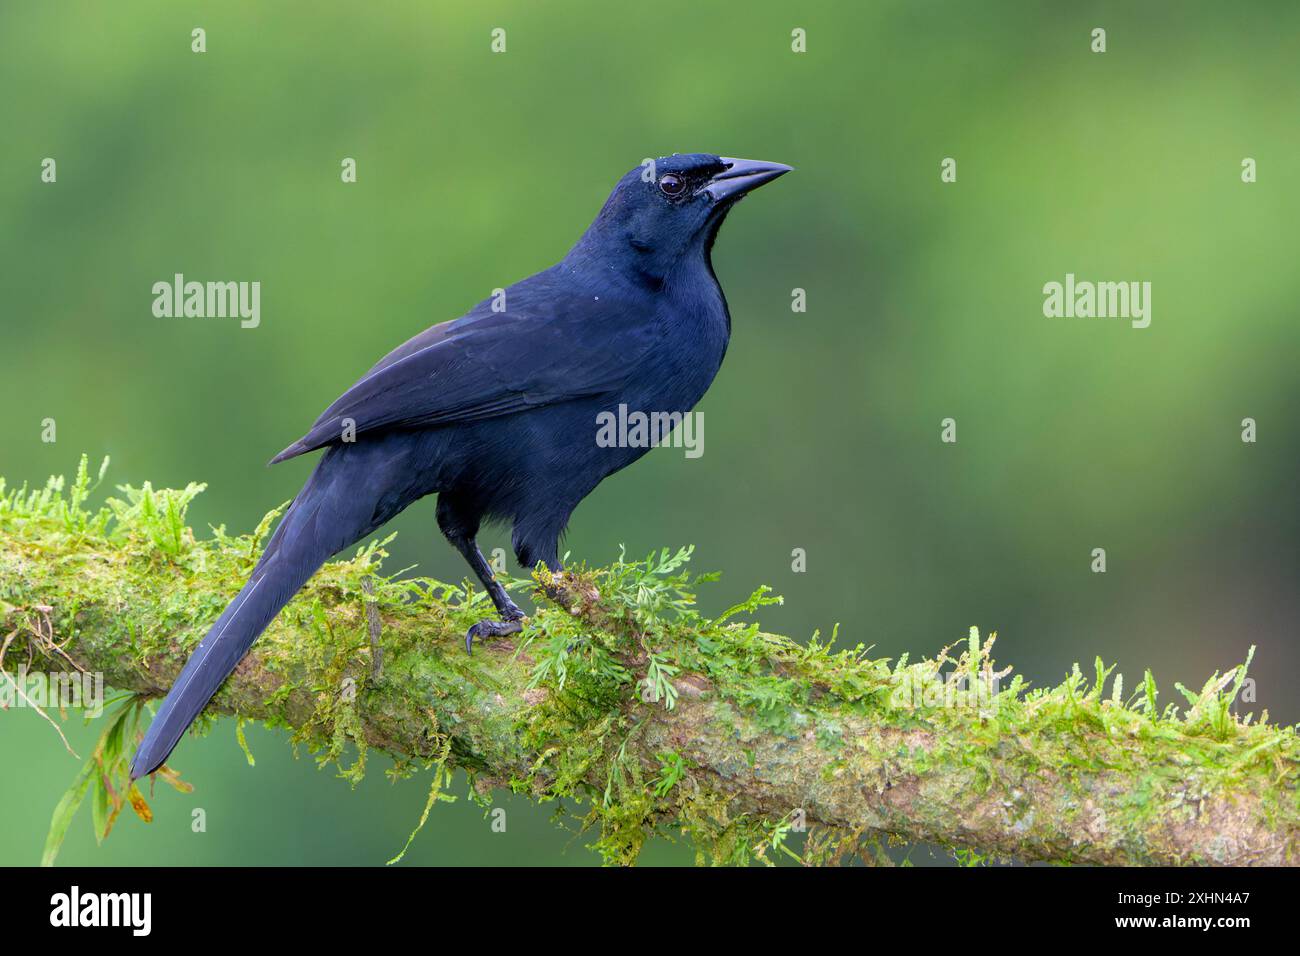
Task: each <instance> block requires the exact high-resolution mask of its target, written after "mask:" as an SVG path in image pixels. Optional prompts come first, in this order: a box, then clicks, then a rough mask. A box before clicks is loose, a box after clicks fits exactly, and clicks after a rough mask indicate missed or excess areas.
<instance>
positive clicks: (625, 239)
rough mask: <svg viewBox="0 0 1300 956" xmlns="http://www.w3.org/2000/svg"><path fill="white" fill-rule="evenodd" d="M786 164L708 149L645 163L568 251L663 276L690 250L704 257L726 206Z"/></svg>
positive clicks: (622, 181)
mask: <svg viewBox="0 0 1300 956" xmlns="http://www.w3.org/2000/svg"><path fill="white" fill-rule="evenodd" d="M790 169H791V167H789V166H785V165H783V164H781V163H767V162H761V161H758V160H752V159H734V158H732V157H729V156H714V155H713V154H711V153H677V154H674V155H672V156H663V157H660V158H659V159H655V160H646V161H645V162H643V163H642V164H641V165H640V166H637V167H636V168H635V169H633V170H631V171H630V172H628V173H627V175H625V176H624V177H623V178H622V179H620V180H619V181H618V184H617V185H615V186H614V191H613V192H611V193H610V195H609V199H607V200H606V201H605V205H604V207H603V208H602V209H601V210H600V214H599V215H598V216H596V219H595V221H594V222H593V223H592V224H591V226H590V227H589V228H588V229H587V232H586V233H585V234H584V235H583V237H582V239H581V240H580V241H579V243H578V245H577V246H575V247H574V250H573V252H572V253H570V256H574V255H579V256H584V257H586V256H598V257H600V258H601V259H605V258H606V257H608V256H614V257H620V258H622V259H624V260H625V261H626V262H627V263H628V264H629V265H630V266H631V267H632V268H634V269H635V270H637V271H638V272H639V273H640V274H642V275H645V276H647V277H652V278H654V277H657V278H660V279H662V278H663V277H665V276H667V275H668V273H669V272H671V271H672V269H673V268H674V266H675V265H676V264H677V263H679V262H680V261H681V260H682V259H683V258H684V257H686V256H689V255H691V254H692V253H694V254H697V255H701V256H703V257H706V258H707V256H708V253H709V249H710V247H711V246H712V245H713V240H714V237H715V236H717V233H718V227H719V226H721V225H722V220H723V219H724V218H725V217H726V215H727V212H728V211H729V210H730V209H731V207H732V206H734V205H735V204H736V203H737V202H738V201H739V200H740V199H741V198H742V197H743V196H745V195H746V194H747V193H749V192H750V191H752V190H754V189H756V188H757V187H759V186H761V185H763V184H764V183H769V182H771V181H772V180H774V179H776V178H777V177H778V176H781V175H783V174H785V173H788V172H789V171H790Z"/></svg>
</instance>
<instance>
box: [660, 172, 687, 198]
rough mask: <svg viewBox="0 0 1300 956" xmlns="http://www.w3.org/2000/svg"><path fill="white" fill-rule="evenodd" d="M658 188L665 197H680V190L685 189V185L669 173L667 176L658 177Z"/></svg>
mask: <svg viewBox="0 0 1300 956" xmlns="http://www.w3.org/2000/svg"><path fill="white" fill-rule="evenodd" d="M659 188H660V189H662V190H663V193H664V195H665V196H680V195H681V194H682V190H683V189H685V188H686V183H684V182H682V180H681V178H680V177H678V176H674V175H673V174H672V173H669V174H668V175H667V176H660V177H659Z"/></svg>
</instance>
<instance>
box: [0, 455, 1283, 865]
mask: <svg viewBox="0 0 1300 956" xmlns="http://www.w3.org/2000/svg"><path fill="white" fill-rule="evenodd" d="M101 475H102V472H101ZM90 485H91V483H90V481H89V478H88V473H87V471H86V469H85V466H84V462H83V467H82V469H81V471H80V473H79V475H78V477H77V478H76V479H75V480H74V481H73V482H67V483H65V482H64V481H63V480H62V479H56V480H52V481H51V483H50V484H49V485H47V486H46V487H45V488H44V489H37V490H35V491H28V490H27V489H18V490H16V491H12V490H11V491H8V492H6V491H5V490H4V483H3V481H2V480H0V638H5V637H6V636H8V638H9V640H8V641H7V645H8V655H9V656H8V658H7V659H0V667H3V668H5V669H6V670H8V671H11V672H12V671H13V670H15V668H17V667H18V666H19V665H18V664H17V663H15V662H16V661H17V660H19V659H23V660H30V665H29V666H30V667H31V668H32V669H33V670H39V669H41V668H45V669H48V670H60V669H64V668H65V667H66V666H67V665H68V663H69V662H72V663H75V665H77V666H79V667H83V668H86V669H87V670H90V671H94V672H100V673H102V674H103V675H104V680H105V682H106V683H107V684H108V685H110V686H112V687H115V688H118V689H122V690H127V691H133V692H136V693H137V694H140V695H147V696H157V695H160V694H162V693H163V692H164V691H165V689H166V688H167V687H168V686H169V685H170V683H171V681H172V679H173V678H174V677H175V675H176V673H177V672H178V670H179V668H180V666H181V664H182V663H183V662H184V660H185V658H186V657H187V655H188V654H189V652H190V650H191V649H192V648H193V647H194V645H195V644H196V642H197V641H198V640H199V638H200V637H202V635H203V633H204V631H205V629H206V628H207V626H208V625H209V624H210V623H211V621H212V620H214V619H215V618H216V616H217V615H218V614H219V613H220V612H221V610H222V608H223V607H224V606H225V604H226V602H227V600H229V598H230V596H231V595H232V594H234V593H235V592H236V590H237V589H238V587H239V585H240V583H241V582H242V580H243V579H244V577H245V576H246V575H247V573H248V571H249V570H250V568H251V565H252V562H253V561H254V560H255V558H256V555H257V552H258V547H259V544H260V541H261V538H262V537H263V535H264V534H265V532H266V530H267V529H268V528H269V526H270V524H271V522H272V520H273V515H272V516H268V518H267V520H266V521H264V522H263V524H262V526H261V527H259V529H258V530H257V531H255V532H254V533H253V534H250V535H245V536H239V537H231V536H228V535H227V534H226V533H225V532H224V530H222V529H215V530H214V533H213V535H212V536H211V537H210V538H208V539H205V540H197V539H196V538H195V536H194V534H193V532H192V531H191V530H190V529H189V528H188V527H187V526H186V525H185V523H184V509H185V505H186V504H188V502H189V500H191V499H192V498H193V496H194V494H196V493H197V492H198V491H199V490H201V487H200V486H194V485H192V486H190V487H189V488H188V489H186V490H184V491H167V490H157V491H155V490H153V489H151V488H149V486H147V485H146V486H145V487H144V488H142V489H132V488H127V487H123V488H121V489H120V490H121V492H122V496H123V497H121V498H119V499H115V500H111V501H110V502H109V504H108V505H106V506H105V507H104V508H101V509H100V510H99V511H95V512H92V511H90V510H88V509H87V508H86V506H85V503H86V501H87V498H88V495H89V493H90ZM689 555H690V552H689V549H684V550H683V551H680V552H678V553H676V554H670V553H668V552H666V551H665V552H664V553H662V554H661V555H652V556H651V557H650V558H649V559H647V560H645V561H635V562H629V561H625V560H622V559H620V560H619V561H617V562H615V563H614V564H613V565H611V566H610V567H608V568H604V569H599V570H585V569H580V570H578V571H577V572H575V573H572V574H569V575H566V576H564V577H563V578H562V579H558V580H551V579H550V578H549V576H547V575H545V574H543V575H541V576H540V577H539V579H538V581H537V584H538V585H539V587H538V595H539V608H538V610H537V611H536V612H535V613H534V614H533V615H532V617H531V618H530V620H529V623H528V626H527V628H526V630H525V632H524V634H523V635H521V639H520V640H519V641H518V642H514V641H497V642H495V643H489V644H488V645H486V646H485V647H482V648H481V649H479V650H478V651H476V653H475V654H474V656H473V657H468V656H467V655H466V654H465V650H464V643H463V636H464V632H465V629H466V628H467V627H468V626H469V624H470V623H472V622H473V621H474V620H476V619H478V618H479V617H482V616H484V615H485V613H486V612H487V611H488V610H489V606H488V605H487V603H486V602H485V600H484V597H483V595H481V594H479V593H473V592H469V591H467V590H464V589H462V588H459V587H456V586H452V585H446V584H441V583H438V582H434V581H429V580H426V579H401V580H399V579H393V578H385V577H383V576H382V575H381V574H380V569H379V561H380V559H381V557H382V556H383V552H382V544H381V543H377V544H373V545H371V546H369V547H367V548H364V549H362V550H361V551H360V552H359V554H358V555H357V556H356V557H355V558H353V559H352V560H350V561H340V562H335V563H331V564H330V565H327V566H326V567H325V568H324V569H322V570H321V571H320V573H318V574H317V575H316V576H315V577H314V578H313V579H312V581H311V582H310V583H309V585H308V586H307V588H306V589H304V591H303V592H302V593H301V594H300V595H299V596H298V598H296V599H295V600H294V602H293V603H292V604H291V605H290V606H289V607H288V608H286V610H285V611H284V612H283V613H282V614H281V615H280V616H279V618H278V619H277V620H276V622H275V623H274V624H273V625H272V626H271V628H270V629H268V631H267V632H266V633H265V634H264V635H263V636H262V638H261V639H260V640H259V642H258V643H257V645H256V646H255V649H254V651H253V652H252V654H250V655H249V657H248V658H247V659H246V660H245V661H244V662H243V663H242V664H241V665H240V666H239V667H238V668H237V670H236V672H235V673H234V675H233V676H232V677H231V679H230V680H229V681H227V683H226V684H225V686H224V687H223V689H222V690H221V692H220V693H219V694H218V696H217V697H216V699H215V700H214V703H213V706H212V710H213V711H214V712H218V713H226V714H234V715H237V716H238V717H239V718H240V719H241V721H242V720H246V719H255V720H261V721H267V722H269V723H271V724H273V725H279V726H284V727H287V728H289V729H290V730H291V731H292V733H293V736H294V739H295V740H296V741H299V742H303V743H305V744H307V745H308V746H309V747H311V748H312V749H313V750H314V751H316V752H317V753H318V754H319V758H320V759H321V761H322V762H337V763H339V765H340V767H341V768H342V769H343V770H344V772H345V773H346V774H347V775H350V776H352V777H354V778H355V777H358V776H359V775H360V774H361V773H362V772H364V767H365V758H366V752H367V750H368V749H370V748H374V749H378V750H382V751H384V752H386V753H388V754H390V755H392V756H393V757H394V758H395V759H396V760H397V762H398V772H402V771H410V772H414V771H416V770H418V769H419V767H420V766H421V765H425V764H436V765H437V771H436V774H435V779H436V780H438V781H442V780H443V779H444V774H445V771H446V769H447V768H448V767H449V766H457V767H463V768H465V769H466V770H467V771H469V773H470V774H471V776H472V778H473V780H474V782H475V786H476V788H477V789H479V790H480V792H486V791H487V790H489V789H490V788H494V787H508V788H510V789H512V790H514V791H516V792H522V793H526V794H529V795H531V796H532V797H533V798H535V799H538V800H555V799H570V800H572V801H574V803H575V805H579V806H581V807H582V808H583V809H582V811H581V812H585V813H587V815H588V822H589V823H590V824H592V825H593V828H594V829H595V830H597V831H598V833H599V837H598V839H597V840H596V845H597V848H598V849H599V850H600V851H601V852H602V853H603V854H604V855H605V857H606V858H607V859H608V860H610V861H615V862H631V861H632V860H634V859H635V857H636V854H637V851H638V850H639V848H640V846H641V844H642V842H643V841H644V839H645V838H646V836H647V835H648V834H650V833H652V832H654V831H655V830H656V829H660V830H661V831H662V830H669V829H677V830H680V831H682V832H684V833H685V834H686V835H688V836H689V837H690V838H691V839H693V840H694V842H695V843H696V845H697V846H698V847H699V852H700V858H701V860H703V861H713V862H722V863H742V862H748V861H750V860H753V859H755V858H759V859H771V858H773V857H774V856H775V855H776V854H777V853H778V852H784V853H787V854H789V855H797V856H798V857H799V858H801V859H803V860H804V861H805V862H814V863H817V862H829V861H833V860H837V859H845V858H851V857H852V856H854V855H860V856H862V857H863V858H864V859H869V860H872V861H874V860H876V859H880V858H883V854H882V853H880V852H879V850H880V846H881V844H882V842H897V841H905V842H932V843H938V844H941V845H943V846H947V847H950V848H953V849H963V850H965V851H974V852H975V854H976V856H975V857H974V858H990V857H991V858H1012V859H1018V860H1050V861H1056V862H1078V863H1085V862H1086V863H1105V864H1168V863H1197V864H1289V863H1291V862H1293V860H1294V859H1295V857H1296V850H1297V844H1298V841H1300V804H1298V803H1297V779H1298V778H1297V759H1298V758H1300V746H1298V743H1297V736H1296V734H1295V732H1294V730H1293V729H1292V728H1282V727H1278V726H1275V725H1270V724H1269V723H1268V722H1267V715H1265V717H1264V719H1262V720H1258V721H1256V720H1252V719H1251V718H1249V717H1241V716H1239V715H1237V714H1236V713H1234V711H1233V706H1234V698H1235V696H1236V694H1237V691H1238V690H1239V688H1240V687H1241V683H1242V680H1243V679H1244V677H1245V665H1241V666H1240V667H1235V668H1232V669H1230V670H1229V671H1228V672H1227V673H1226V674H1223V675H1217V674H1216V675H1215V676H1214V677H1212V678H1211V679H1210V680H1209V681H1207V683H1206V685H1205V687H1204V688H1203V689H1202V690H1201V691H1200V692H1199V693H1192V692H1188V691H1186V690H1185V689H1183V688H1179V689H1180V691H1182V693H1183V695H1184V696H1185V697H1186V699H1187V706H1186V707H1185V708H1181V709H1180V708H1178V707H1175V706H1173V705H1167V706H1166V707H1165V708H1164V709H1163V710H1161V709H1160V708H1159V707H1158V705H1157V702H1156V697H1157V691H1156V687H1155V682H1154V681H1153V680H1152V679H1151V677H1150V675H1149V674H1148V675H1147V677H1146V680H1145V681H1144V682H1139V683H1138V684H1137V686H1136V688H1135V691H1136V693H1134V694H1133V695H1132V697H1131V698H1129V699H1127V700H1126V699H1125V697H1124V692H1123V682H1122V677H1120V676H1119V675H1115V676H1113V677H1112V675H1111V672H1110V671H1109V670H1107V669H1105V668H1103V667H1102V665H1101V664H1100V662H1098V664H1097V667H1096V674H1095V675H1092V677H1091V679H1086V678H1085V677H1084V676H1083V674H1082V673H1081V672H1080V671H1079V669H1078V668H1077V667H1076V668H1075V671H1074V672H1073V673H1072V674H1071V675H1070V676H1069V677H1067V679H1066V680H1065V681H1064V682H1063V683H1061V684H1060V685H1058V686H1057V687H1054V688H1051V689H1044V690H1033V691H1027V690H1026V689H1025V687H1024V684H1023V682H1022V681H1021V680H1020V679H1019V678H1015V679H1013V680H1010V681H1008V680H1007V677H1008V671H1009V669H1008V670H1002V671H999V670H996V669H995V668H994V665H993V663H992V661H991V659H990V655H989V652H990V649H991V647H992V643H993V639H992V637H990V638H989V639H987V640H984V641H981V640H980V639H979V638H978V636H977V635H976V634H975V632H974V631H973V630H972V636H971V639H970V641H969V642H963V646H962V649H961V652H960V653H959V654H955V656H953V655H950V653H949V652H947V651H945V652H944V653H941V654H940V655H939V656H938V657H937V658H935V659H928V660H922V661H918V662H915V663H909V662H908V660H907V658H906V657H905V658H904V659H902V660H899V661H896V662H890V661H887V660H880V659H871V658H869V657H868V656H867V655H866V653H865V651H864V650H863V648H861V647H860V646H859V647H856V648H853V649H850V650H842V651H834V650H831V649H830V648H829V647H827V646H824V645H823V644H822V643H820V641H819V640H817V639H816V638H814V639H813V641H812V642H811V643H810V644H809V645H800V644H797V643H795V642H793V641H790V640H788V639H786V638H783V637H778V636H775V635H770V634H766V633H764V632H762V631H760V630H759V629H758V627H757V626H756V625H754V624H748V623H739V622H738V619H740V618H744V617H747V616H749V615H750V614H751V613H752V612H754V611H757V610H758V609H760V608H761V606H762V605H763V604H764V603H768V602H770V601H772V600H773V599H772V598H769V597H767V594H766V589H759V591H757V592H755V594H754V595H753V596H752V597H751V598H750V600H749V601H747V602H744V603H743V604H741V605H739V606H737V607H735V608H732V609H731V610H730V611H729V612H728V613H727V614H725V615H723V617H722V618H719V619H709V618H706V617H704V616H702V615H700V614H699V613H698V612H697V611H696V610H695V609H694V606H693V605H694V596H693V595H694V587H695V585H696V584H698V583H699V582H700V581H701V580H704V579H701V578H696V579H691V578H690V577H688V575H687V573H686V571H685V565H686V562H687V560H688V559H689ZM522 583H523V582H516V585H517V586H518V585H520V584H522ZM376 612H377V613H376ZM376 621H377V623H378V631H379V638H378V645H379V646H380V647H381V648H382V654H383V660H382V667H379V666H377V662H376V661H375V660H374V659H373V647H374V642H373V635H374V628H375V623H376ZM6 660H7V663H6V662H5V661H6ZM1107 687H1109V692H1107ZM128 706H134V704H133V703H132V704H128ZM16 718H17V712H16V711H11V712H10V713H9V714H8V715H7V716H6V718H5V719H9V720H13V719H16ZM117 724H118V725H121V726H127V722H125V721H118V722H117ZM52 740H53V736H52ZM55 745H57V741H55ZM182 748H183V745H182ZM131 749H132V748H131V746H130V742H129V741H127V742H126V744H119V745H117V746H116V749H115V750H112V751H111V755H110V756H109V757H107V758H106V757H105V753H106V751H105V750H104V748H103V746H102V745H101V747H100V748H99V749H98V750H97V757H92V760H94V759H98V760H99V761H100V765H101V766H102V768H103V772H102V774H101V775H102V776H103V777H104V779H105V782H106V783H107V784H108V785H109V788H110V789H114V788H113V783H114V779H115V776H116V775H117V774H120V773H123V772H124V768H125V760H126V758H127V757H128V756H129V751H130V750H131ZM176 759H177V762H178V763H179V764H181V765H183V763H184V760H185V756H184V750H183V749H182V750H180V751H179V753H178V755H177V758H176ZM79 781H80V778H79ZM118 782H119V784H120V781H118ZM83 791H84V785H83ZM114 792H117V791H116V790H115V789H114ZM122 792H123V793H125V792H126V790H125V788H124V787H123V788H122ZM435 793H436V787H435ZM134 799H135V797H134V796H132V800H133V802H134ZM119 802H120V801H119ZM96 806H97V807H98V806H99V805H98V804H96ZM73 809H74V810H75V805H74V806H73ZM111 809H112V808H111V807H109V808H108V810H106V811H105V812H109V811H111ZM137 809H138V808H137ZM57 823H59V817H58V815H57V814H56V824H57ZM62 825H63V826H64V827H66V820H64V821H63V822H62ZM108 825H109V826H111V818H110V819H108ZM805 826H806V828H807V830H808V836H807V838H806V840H805V841H804V842H803V844H802V847H801V852H800V853H798V854H796V853H795V849H794V847H795V846H796V845H797V842H798V841H796V840H794V839H793V837H792V834H793V833H794V832H798V831H799V830H801V829H803V828H804V827H805ZM96 827H97V832H98V831H99V829H100V823H98V822H97V823H96ZM965 858H966V859H971V858H972V856H971V854H970V853H969V852H967V853H966V855H965Z"/></svg>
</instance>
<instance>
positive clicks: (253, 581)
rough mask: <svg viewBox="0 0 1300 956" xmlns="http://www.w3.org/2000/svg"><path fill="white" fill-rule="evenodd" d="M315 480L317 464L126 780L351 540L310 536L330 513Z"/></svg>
mask: <svg viewBox="0 0 1300 956" xmlns="http://www.w3.org/2000/svg"><path fill="white" fill-rule="evenodd" d="M320 478H321V469H320V468H319V467H318V469H317V471H316V473H315V474H314V475H313V476H312V480H310V481H309V482H308V484H307V487H305V488H304V489H303V491H302V492H301V493H300V494H299V495H298V497H297V498H296V499H295V500H294V503H293V504H292V505H291V506H290V508H289V511H288V513H287V514H286V515H285V516H284V520H283V521H281V522H280V527H279V528H277V529H276V532H275V534H274V535H273V536H272V538H271V541H270V542H269V543H268V545H267V548H266V551H265V552H264V553H263V555H262V558H261V560H260V561H259V562H258V565H257V567H256V568H255V569H254V570H253V573H252V575H251V576H250V577H249V579H248V583H247V584H245V585H244V587H243V589H242V590H241V591H240V592H239V594H238V595H237V596H236V597H235V599H234V600H233V601H231V602H230V604H229V606H227V607H226V609H225V611H223V612H222V614H221V616H220V617H219V618H217V620H216V623H214V624H213V625H212V628H211V629H210V630H209V631H208V633H207V635H206V636H205V637H204V638H203V640H202V641H201V642H200V643H199V646H198V648H197V649H196V650H195V651H194V653H193V655H191V657H190V659H189V661H188V662H186V664H185V667H184V668H183V669H182V670H181V672H180V675H179V676H178V677H177V678H176V682H175V683H174V684H173V685H172V689H171V690H170V691H169V692H168V694H167V697H166V699H165V700H163V703H162V707H161V708H159V710H158V714H157V716H156V717H154V719H153V722H152V723H151V724H150V725H149V730H148V731H147V732H146V733H145V735H144V740H142V741H141V743H140V746H139V748H138V749H137V750H136V754H135V758H134V760H132V762H131V779H132V780H135V779H138V778H140V777H143V776H145V775H146V774H149V773H152V772H153V771H155V770H157V769H158V767H160V766H161V765H162V763H163V761H165V760H166V759H167V756H168V755H169V754H170V753H171V752H172V749H173V748H174V747H175V746H176V744H177V743H178V742H179V741H180V739H181V737H182V735H184V733H185V731H186V729H187V728H188V727H189V726H190V724H191V723H193V722H194V719H195V718H196V717H198V715H199V713H200V712H201V711H202V710H203V708H204V707H206V706H207V703H208V701H209V700H211V699H212V695H213V694H215V693H216V692H217V689H218V688H219V687H220V686H221V684H222V682H223V681H225V679H226V678H227V677H229V676H230V672H231V671H233V670H234V669H235V665H237V664H238V663H239V662H240V660H242V659H243V657H244V655H245V654H246V653H248V649H249V648H250V647H252V646H253V642H254V641H256V640H257V638H258V635H260V634H261V633H262V631H263V630H265V629H266V626H267V625H268V624H270V623H271V621H272V620H273V619H274V618H275V616H276V615H277V614H278V613H279V612H280V609H281V608H283V607H284V606H285V605H286V604H288V603H289V600H290V599H291V598H292V597H293V596H294V594H296V593H297V591H298V589H299V588H301V587H302V586H303V585H304V584H305V583H306V582H307V579H308V578H310V577H311V576H312V574H314V573H315V572H316V570H317V568H319V567H320V566H321V565H322V564H324V563H325V561H326V560H327V559H328V558H329V557H330V555H332V554H334V553H335V551H337V550H339V549H340V548H342V547H344V546H346V545H347V544H349V543H351V542H350V541H346V540H345V541H326V540H322V539H321V536H320V535H319V534H318V533H317V529H318V526H319V523H318V520H317V519H318V517H320V511H321V509H322V507H323V508H325V509H326V510H329V511H333V510H334V509H332V508H331V507H330V506H331V504H332V501H331V499H332V498H334V497H336V496H335V495H333V494H331V491H330V485H331V484H332V483H331V482H328V481H325V482H321V481H319V480H318V479H320ZM331 517H333V516H331ZM353 540H355V539H353Z"/></svg>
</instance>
